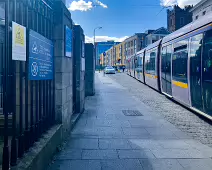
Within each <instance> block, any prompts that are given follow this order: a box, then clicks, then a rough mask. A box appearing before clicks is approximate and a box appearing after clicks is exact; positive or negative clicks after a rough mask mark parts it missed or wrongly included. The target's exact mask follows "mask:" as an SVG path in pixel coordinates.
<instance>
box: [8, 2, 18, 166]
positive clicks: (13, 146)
mask: <svg viewBox="0 0 212 170" xmlns="http://www.w3.org/2000/svg"><path fill="white" fill-rule="evenodd" d="M13 20H14V21H16V0H13ZM12 63H13V70H12V72H13V88H14V89H13V116H12V119H13V120H12V121H13V123H12V129H13V137H12V141H11V161H10V164H11V166H14V165H16V163H17V157H18V152H17V134H16V133H17V131H16V61H13V62H12Z"/></svg>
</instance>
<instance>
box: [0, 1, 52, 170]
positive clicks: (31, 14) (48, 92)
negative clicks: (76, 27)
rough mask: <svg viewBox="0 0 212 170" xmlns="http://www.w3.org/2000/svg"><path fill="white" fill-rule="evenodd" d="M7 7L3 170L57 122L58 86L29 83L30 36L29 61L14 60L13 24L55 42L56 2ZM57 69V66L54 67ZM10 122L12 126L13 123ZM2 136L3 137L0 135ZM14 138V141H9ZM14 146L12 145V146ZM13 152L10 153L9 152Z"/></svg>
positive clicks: (1, 95) (0, 99)
mask: <svg viewBox="0 0 212 170" xmlns="http://www.w3.org/2000/svg"><path fill="white" fill-rule="evenodd" d="M0 2H1V3H4V4H5V5H4V6H5V41H4V44H3V47H4V48H2V46H1V45H0V53H2V52H4V54H3V55H1V56H0V74H2V73H3V76H1V77H0V108H3V114H4V127H3V132H4V148H3V160H2V162H3V163H2V169H3V170H7V169H9V167H10V165H11V166H14V165H16V163H17V158H21V157H22V156H23V155H24V152H27V151H28V150H29V148H30V147H31V146H33V144H34V142H35V141H38V140H39V138H40V137H41V135H42V134H43V133H44V132H46V130H48V129H49V128H50V127H51V126H52V125H53V124H54V123H55V114H54V113H55V110H54V100H55V90H54V89H55V83H54V79H53V80H36V81H35V80H29V71H28V67H29V65H28V63H29V47H28V45H29V36H27V41H26V44H27V56H26V58H27V60H26V62H25V61H15V60H12V47H11V43H12V42H11V39H12V38H11V35H12V34H11V29H10V28H11V27H12V21H14V22H16V23H18V24H20V25H23V26H25V27H26V29H27V35H28V34H29V30H34V31H36V32H37V33H39V34H40V35H42V36H44V37H45V38H47V39H49V40H52V39H53V15H54V11H53V8H54V7H53V0H0ZM53 68H54V67H53ZM10 122H11V123H10ZM1 135H2V134H1ZM9 136H11V138H12V139H11V142H9V139H10V138H9ZM10 143H11V145H10ZM9 152H11V153H9Z"/></svg>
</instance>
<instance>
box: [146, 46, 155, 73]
mask: <svg viewBox="0 0 212 170" xmlns="http://www.w3.org/2000/svg"><path fill="white" fill-rule="evenodd" d="M156 55H157V50H156V49H153V50H152V51H150V52H147V54H146V56H145V57H146V59H145V61H146V72H147V73H148V74H152V75H155V72H156V70H155V59H156Z"/></svg>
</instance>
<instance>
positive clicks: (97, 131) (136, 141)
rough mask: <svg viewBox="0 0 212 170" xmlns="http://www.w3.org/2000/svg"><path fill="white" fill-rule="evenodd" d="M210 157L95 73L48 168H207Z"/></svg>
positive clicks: (203, 148)
mask: <svg viewBox="0 0 212 170" xmlns="http://www.w3.org/2000/svg"><path fill="white" fill-rule="evenodd" d="M211 158H212V148H210V147H208V146H206V145H203V144H202V143H200V142H198V141H196V140H194V139H192V138H191V137H190V136H187V134H185V133H184V132H182V131H180V130H179V129H177V128H176V127H175V126H174V125H172V124H171V123H169V122H168V121H166V120H165V119H164V118H163V117H162V116H160V115H158V114H156V113H155V112H154V111H153V109H151V108H150V107H148V106H147V105H145V104H142V103H141V102H139V100H138V99H137V98H135V97H133V96H132V95H130V93H129V92H128V91H127V90H126V89H125V88H124V87H123V86H121V85H120V84H118V83H117V82H116V81H114V80H112V79H111V78H109V77H108V76H107V75H106V76H104V75H103V74H102V73H96V95H95V96H93V97H88V98H87V99H86V105H85V112H84V113H83V114H82V116H81V118H80V119H79V121H78V122H77V124H76V126H75V128H74V129H73V130H72V132H71V134H70V139H69V140H68V142H67V144H66V146H65V148H64V149H63V150H62V151H61V152H60V153H59V154H58V155H56V156H55V159H54V161H53V163H52V164H51V165H50V167H48V170H211V169H212V159H211Z"/></svg>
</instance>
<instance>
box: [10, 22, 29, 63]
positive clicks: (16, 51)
mask: <svg viewBox="0 0 212 170" xmlns="http://www.w3.org/2000/svg"><path fill="white" fill-rule="evenodd" d="M12 59H13V60H19V61H26V28H25V27H24V26H22V25H19V24H17V23H15V22H12Z"/></svg>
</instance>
